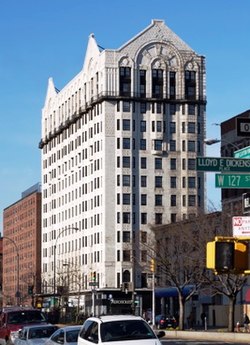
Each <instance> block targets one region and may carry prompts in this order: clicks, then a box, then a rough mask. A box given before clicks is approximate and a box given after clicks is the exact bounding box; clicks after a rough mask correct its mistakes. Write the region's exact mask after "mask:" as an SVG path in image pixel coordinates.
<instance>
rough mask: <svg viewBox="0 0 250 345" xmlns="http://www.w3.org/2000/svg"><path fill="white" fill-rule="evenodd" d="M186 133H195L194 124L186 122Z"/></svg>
mask: <svg viewBox="0 0 250 345" xmlns="http://www.w3.org/2000/svg"><path fill="white" fill-rule="evenodd" d="M188 133H195V122H188Z"/></svg>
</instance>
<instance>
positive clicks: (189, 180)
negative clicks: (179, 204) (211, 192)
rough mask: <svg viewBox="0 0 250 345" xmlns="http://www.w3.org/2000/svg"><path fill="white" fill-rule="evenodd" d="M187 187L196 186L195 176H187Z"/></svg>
mask: <svg viewBox="0 0 250 345" xmlns="http://www.w3.org/2000/svg"><path fill="white" fill-rule="evenodd" d="M188 188H196V183H195V177H193V176H190V177H188Z"/></svg>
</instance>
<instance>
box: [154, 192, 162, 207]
mask: <svg viewBox="0 0 250 345" xmlns="http://www.w3.org/2000/svg"><path fill="white" fill-rule="evenodd" d="M155 206H162V195H161V194H156V195H155Z"/></svg>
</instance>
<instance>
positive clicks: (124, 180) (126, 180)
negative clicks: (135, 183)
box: [122, 175, 130, 187]
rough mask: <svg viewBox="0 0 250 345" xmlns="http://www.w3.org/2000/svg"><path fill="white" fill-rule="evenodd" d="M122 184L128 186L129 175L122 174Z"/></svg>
mask: <svg viewBox="0 0 250 345" xmlns="http://www.w3.org/2000/svg"><path fill="white" fill-rule="evenodd" d="M122 185H123V187H129V186H130V175H122Z"/></svg>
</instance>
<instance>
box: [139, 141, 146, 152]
mask: <svg viewBox="0 0 250 345" xmlns="http://www.w3.org/2000/svg"><path fill="white" fill-rule="evenodd" d="M146 149H147V141H146V139H141V140H140V150H146Z"/></svg>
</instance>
